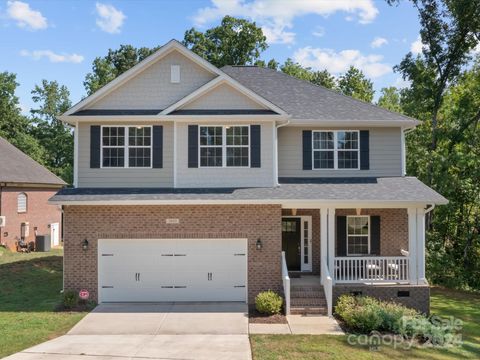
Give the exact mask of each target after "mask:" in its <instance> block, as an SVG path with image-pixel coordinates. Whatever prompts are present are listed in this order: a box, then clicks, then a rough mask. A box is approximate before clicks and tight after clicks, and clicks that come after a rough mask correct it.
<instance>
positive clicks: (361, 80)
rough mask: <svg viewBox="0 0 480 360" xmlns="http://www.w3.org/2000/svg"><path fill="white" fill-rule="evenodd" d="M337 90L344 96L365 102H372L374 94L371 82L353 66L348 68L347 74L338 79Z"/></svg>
mask: <svg viewBox="0 0 480 360" xmlns="http://www.w3.org/2000/svg"><path fill="white" fill-rule="evenodd" d="M338 89H339V90H340V92H341V93H342V94H344V95H348V96H351V97H353V98H355V99H359V100H363V101H366V102H372V100H373V95H374V94H375V90H373V82H372V81H371V80H370V79H367V77H366V76H365V74H364V73H363V72H362V71H361V70H359V69H357V68H355V67H353V66H350V68H349V69H348V70H347V72H346V73H345V74H343V75H341V76H340V78H339V79H338Z"/></svg>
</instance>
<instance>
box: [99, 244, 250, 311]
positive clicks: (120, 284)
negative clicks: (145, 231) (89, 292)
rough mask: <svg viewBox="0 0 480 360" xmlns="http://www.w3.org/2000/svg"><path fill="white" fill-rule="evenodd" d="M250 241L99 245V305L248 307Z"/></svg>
mask: <svg viewBox="0 0 480 360" xmlns="http://www.w3.org/2000/svg"><path fill="white" fill-rule="evenodd" d="M246 244H247V241H246V239H175V240H163V239H161V240H158V239H148V240H139V239H134V240H129V239H119V240H113V239H108V240H99V242H98V279H99V302H122V301H125V302H128V301H145V302H157V301H246V292H247V291H246V290H247V289H246V285H247V284H246V274H247V253H246V251H247V250H246Z"/></svg>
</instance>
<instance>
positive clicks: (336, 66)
mask: <svg viewBox="0 0 480 360" xmlns="http://www.w3.org/2000/svg"><path fill="white" fill-rule="evenodd" d="M293 60H294V61H296V62H298V63H300V64H301V65H303V66H307V67H311V68H312V69H315V70H323V69H326V70H328V71H329V72H331V73H333V74H339V73H342V72H345V71H347V70H348V68H349V67H350V66H355V67H356V68H359V69H360V70H362V71H363V72H364V73H365V75H367V76H368V77H371V78H378V77H380V76H383V75H385V74H388V73H391V72H392V67H391V66H390V65H388V64H386V63H383V62H382V60H383V56H381V55H374V54H372V55H363V54H362V53H361V52H360V51H358V50H342V51H339V52H336V51H334V50H332V49H319V48H312V47H311V46H307V47H304V48H301V49H298V50H297V51H295V53H294V54H293Z"/></svg>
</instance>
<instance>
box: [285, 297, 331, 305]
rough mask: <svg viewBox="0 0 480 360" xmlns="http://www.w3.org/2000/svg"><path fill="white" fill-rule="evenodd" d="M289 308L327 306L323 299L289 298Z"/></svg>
mask: <svg viewBox="0 0 480 360" xmlns="http://www.w3.org/2000/svg"><path fill="white" fill-rule="evenodd" d="M290 306H327V301H326V300H325V298H323V299H322V298H291V299H290Z"/></svg>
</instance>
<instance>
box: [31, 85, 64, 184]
mask: <svg viewBox="0 0 480 360" xmlns="http://www.w3.org/2000/svg"><path fill="white" fill-rule="evenodd" d="M69 96H70V92H69V91H68V89H67V88H66V87H65V86H64V85H59V84H58V82H56V81H47V80H42V83H41V85H36V86H35V88H34V89H33V90H32V99H33V101H34V102H35V104H37V105H38V108H36V109H32V110H31V114H32V122H33V123H34V124H35V126H34V128H33V134H34V135H35V137H36V139H37V140H38V141H39V142H40V144H42V146H43V147H44V148H45V150H46V155H45V165H46V166H47V167H48V168H49V169H50V170H51V171H52V172H54V173H55V174H57V175H58V176H60V177H61V178H62V179H63V180H65V181H66V182H67V183H70V184H71V183H72V181H73V136H72V131H71V129H70V127H69V126H67V125H65V124H64V123H62V122H61V121H59V120H58V119H57V116H58V115H60V114H62V113H64V112H65V111H67V110H68V109H69V108H70V107H71V102H70V99H69Z"/></svg>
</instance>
